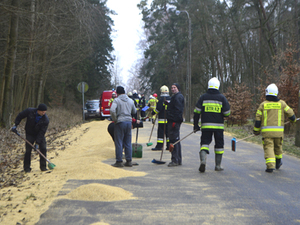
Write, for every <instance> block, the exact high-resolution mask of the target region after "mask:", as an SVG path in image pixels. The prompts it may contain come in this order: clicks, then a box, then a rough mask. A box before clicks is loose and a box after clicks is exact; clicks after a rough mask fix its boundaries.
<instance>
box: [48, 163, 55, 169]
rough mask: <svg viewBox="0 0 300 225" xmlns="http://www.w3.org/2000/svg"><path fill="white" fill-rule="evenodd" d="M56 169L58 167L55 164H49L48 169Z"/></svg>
mask: <svg viewBox="0 0 300 225" xmlns="http://www.w3.org/2000/svg"><path fill="white" fill-rule="evenodd" d="M54 167H56V166H55V165H54V164H53V163H48V168H49V169H50V170H53V169H54Z"/></svg>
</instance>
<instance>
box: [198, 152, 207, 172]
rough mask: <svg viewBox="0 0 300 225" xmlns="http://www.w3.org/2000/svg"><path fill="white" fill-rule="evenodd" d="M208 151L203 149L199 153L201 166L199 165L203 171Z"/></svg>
mask: <svg viewBox="0 0 300 225" xmlns="http://www.w3.org/2000/svg"><path fill="white" fill-rule="evenodd" d="M206 154H207V153H206V151H203V150H201V151H200V152H199V155H200V167H199V171H200V172H201V173H204V172H205V166H206Z"/></svg>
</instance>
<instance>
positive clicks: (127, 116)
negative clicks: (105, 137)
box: [110, 86, 136, 167]
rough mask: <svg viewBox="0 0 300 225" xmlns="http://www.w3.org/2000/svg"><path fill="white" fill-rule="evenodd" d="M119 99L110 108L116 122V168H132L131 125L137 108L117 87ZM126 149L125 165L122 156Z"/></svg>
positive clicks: (121, 88)
mask: <svg viewBox="0 0 300 225" xmlns="http://www.w3.org/2000/svg"><path fill="white" fill-rule="evenodd" d="M117 94H118V97H117V98H115V100H114V101H113V103H112V105H111V107H110V116H111V118H112V120H113V122H114V143H115V154H116V162H115V163H114V164H112V166H114V167H123V166H127V167H132V146H131V123H132V115H134V114H136V107H135V105H134V102H133V100H132V99H130V98H129V97H128V96H127V95H125V90H124V88H123V87H122V86H118V87H117ZM123 148H125V158H126V163H124V164H123V159H122V154H123Z"/></svg>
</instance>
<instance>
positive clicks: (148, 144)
mask: <svg viewBox="0 0 300 225" xmlns="http://www.w3.org/2000/svg"><path fill="white" fill-rule="evenodd" d="M155 121H156V117H155V119H154V122H153V126H152V130H151V133H150V137H149V141H148V142H147V146H151V145H153V143H152V142H150V140H151V137H152V133H153V129H154V126H155Z"/></svg>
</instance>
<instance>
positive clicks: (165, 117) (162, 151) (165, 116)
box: [160, 97, 167, 161]
mask: <svg viewBox="0 0 300 225" xmlns="http://www.w3.org/2000/svg"><path fill="white" fill-rule="evenodd" d="M165 101H166V97H164V102H165ZM164 107H165V106H164ZM164 110H165V111H164V137H163V147H162V150H161V155H160V161H161V159H162V156H163V153H164V147H165V135H166V119H167V113H166V107H165V108H164Z"/></svg>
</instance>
